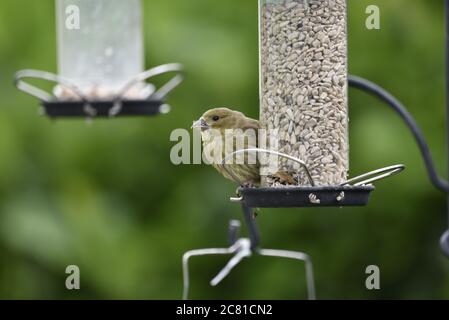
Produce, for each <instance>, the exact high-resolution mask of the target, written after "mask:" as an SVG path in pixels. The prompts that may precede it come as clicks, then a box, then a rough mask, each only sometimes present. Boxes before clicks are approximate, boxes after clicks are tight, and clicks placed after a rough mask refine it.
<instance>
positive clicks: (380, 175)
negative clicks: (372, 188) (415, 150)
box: [341, 164, 405, 187]
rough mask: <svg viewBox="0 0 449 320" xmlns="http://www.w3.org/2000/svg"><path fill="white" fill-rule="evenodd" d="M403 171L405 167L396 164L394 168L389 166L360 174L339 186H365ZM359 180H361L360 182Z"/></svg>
mask: <svg viewBox="0 0 449 320" xmlns="http://www.w3.org/2000/svg"><path fill="white" fill-rule="evenodd" d="M404 170H405V166H404V165H403V164H398V165H395V166H390V167H386V168H382V169H378V170H374V171H371V172H368V173H365V174H362V175H360V176H358V177H354V178H352V179H349V180H348V181H346V182H345V183H342V184H341V186H347V185H352V186H354V187H360V186H366V185H367V184H371V183H373V182H376V181H380V180H383V179H385V178H388V177H392V176H394V175H397V174H399V173H401V172H402V171H404ZM364 179H365V180H364ZM360 180H362V181H360Z"/></svg>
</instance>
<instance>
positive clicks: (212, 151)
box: [193, 108, 294, 186]
mask: <svg viewBox="0 0 449 320" xmlns="http://www.w3.org/2000/svg"><path fill="white" fill-rule="evenodd" d="M193 128H197V129H200V130H201V137H202V142H203V153H204V154H205V155H206V158H208V157H207V155H209V158H210V159H208V160H209V162H211V164H212V165H213V167H214V168H215V169H217V171H218V172H220V173H221V174H222V175H223V176H224V177H225V178H227V179H229V180H232V181H234V182H237V183H240V184H243V185H247V186H259V185H260V180H261V179H260V170H259V168H260V164H259V161H258V160H257V159H258V157H257V155H256V154H255V153H254V152H253V153H245V154H244V155H243V156H242V155H240V158H237V157H238V156H236V157H234V158H233V159H230V160H232V161H233V162H232V163H230V164H226V165H222V161H223V159H225V158H226V157H228V156H229V155H230V154H232V153H233V152H234V151H237V150H242V149H251V148H257V147H258V140H257V139H258V130H259V121H257V120H254V119H251V118H248V117H246V116H245V115H244V114H243V113H241V112H238V111H233V110H230V109H228V108H216V109H211V110H209V111H207V112H206V113H204V114H203V116H202V117H201V118H200V119H199V120H198V121H196V122H195V123H194V125H193ZM229 141H233V143H232V144H229V143H228V142H229ZM218 144H221V145H218ZM217 150H218V152H221V154H219V155H218V157H216V156H217V154H216V151H217ZM227 163H228V162H227ZM225 166H226V167H225ZM226 169H227V170H226ZM275 176H277V177H278V178H279V179H281V180H284V181H286V182H288V183H294V180H293V178H292V177H291V176H290V175H288V174H285V173H280V172H278V173H277V174H276V175H275Z"/></svg>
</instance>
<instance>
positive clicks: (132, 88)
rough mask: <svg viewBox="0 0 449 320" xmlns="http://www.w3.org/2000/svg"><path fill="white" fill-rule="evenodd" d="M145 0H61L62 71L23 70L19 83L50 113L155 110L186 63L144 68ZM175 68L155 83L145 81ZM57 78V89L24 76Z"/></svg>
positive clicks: (161, 105)
mask: <svg viewBox="0 0 449 320" xmlns="http://www.w3.org/2000/svg"><path fill="white" fill-rule="evenodd" d="M141 5H142V4H141V0H128V1H122V0H56V22H57V23H56V24H57V35H58V39H57V48H58V74H57V75H55V74H51V73H48V72H42V71H36V70H23V71H20V72H18V73H17V75H16V78H15V80H16V85H17V87H18V88H19V89H20V90H22V91H25V92H26V93H28V94H31V95H32V96H35V97H36V98H38V99H39V100H41V103H42V105H43V107H44V110H45V113H46V114H47V115H48V116H50V117H73V116H86V117H89V118H93V117H101V116H111V117H114V116H123V115H135V116H144V115H147V116H149V115H156V114H159V113H166V112H168V111H169V109H170V108H169V106H168V105H167V104H166V102H165V99H166V96H167V94H168V93H169V92H171V91H172V90H173V89H174V88H175V87H177V86H178V85H179V84H180V83H181V82H182V79H183V77H182V74H181V72H182V66H181V65H179V64H167V65H162V66H159V67H156V68H153V69H150V70H148V71H144V58H145V56H144V43H143V30H142V10H141ZM165 73H176V74H175V76H174V77H173V78H172V79H171V80H170V81H169V82H167V83H166V84H165V85H163V86H162V87H160V88H159V89H158V88H156V87H155V86H154V85H153V84H149V83H147V82H146V81H147V80H149V79H152V78H154V77H156V76H159V75H162V74H165ZM33 78H34V79H36V78H37V79H43V80H47V81H52V82H55V83H56V85H55V87H54V89H53V92H52V94H50V93H47V92H45V91H43V90H42V89H39V88H37V87H35V86H34V85H31V84H29V83H27V82H25V79H33Z"/></svg>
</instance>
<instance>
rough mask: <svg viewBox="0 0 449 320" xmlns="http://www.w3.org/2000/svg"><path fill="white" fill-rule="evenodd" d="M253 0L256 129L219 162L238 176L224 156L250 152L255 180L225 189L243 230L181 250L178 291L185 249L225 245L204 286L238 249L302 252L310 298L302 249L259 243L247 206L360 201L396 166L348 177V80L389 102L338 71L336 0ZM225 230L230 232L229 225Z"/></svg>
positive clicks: (342, 9)
mask: <svg viewBox="0 0 449 320" xmlns="http://www.w3.org/2000/svg"><path fill="white" fill-rule="evenodd" d="M258 1H259V33H260V39H259V43H260V124H261V129H262V130H264V131H265V133H266V134H265V135H263V134H262V135H259V141H258V144H259V147H258V148H253V149H242V150H237V151H235V152H233V153H231V154H229V155H227V156H226V157H225V159H223V161H222V163H221V164H222V165H223V169H224V170H226V171H227V174H228V175H229V176H231V177H233V179H234V180H235V181H239V177H237V176H236V175H235V174H234V173H233V172H232V170H229V168H228V167H227V166H226V164H227V163H228V161H229V160H231V159H234V158H235V157H236V155H239V154H240V155H241V154H247V153H254V154H257V155H259V160H260V162H261V166H260V167H261V168H260V170H261V171H260V175H261V177H262V187H260V188H254V187H248V186H246V185H245V184H244V181H240V186H241V187H240V188H239V189H238V196H237V197H232V198H231V201H232V202H236V203H240V204H241V206H242V208H243V213H244V218H245V223H246V226H247V228H248V234H249V235H248V238H241V239H236V237H235V236H232V237H231V247H229V248H209V249H200V250H193V251H189V252H187V253H186V254H185V255H184V258H183V270H184V298H187V297H188V293H189V287H190V282H189V268H188V262H189V259H190V258H192V257H194V256H204V255H233V258H232V259H231V260H230V261H229V263H228V264H227V265H226V267H225V268H224V269H223V270H222V271H221V272H220V273H219V274H218V275H217V276H216V277H215V278H214V279H213V280H212V281H211V285H213V286H214V285H217V284H218V283H219V282H220V281H221V280H223V278H224V277H226V276H227V275H228V274H229V273H230V272H231V270H232V269H233V268H235V267H236V266H237V265H238V264H239V263H240V262H241V261H242V260H243V259H244V258H247V257H250V256H251V255H252V254H259V255H262V256H264V255H267V253H269V255H270V256H274V257H279V258H289V259H295V260H300V261H303V262H304V263H305V266H306V279H307V288H308V291H307V292H308V298H309V299H315V298H316V295H315V287H314V278H313V267H312V260H311V259H310V257H309V256H308V255H307V254H305V253H302V252H295V251H285V250H266V249H262V248H261V247H260V237H259V231H258V227H257V224H256V221H255V215H254V211H253V208H304V207H346V206H365V205H367V204H368V201H369V197H370V194H371V192H372V191H373V190H374V186H373V183H374V182H376V181H379V180H381V179H384V178H387V177H390V176H392V175H394V174H397V173H399V172H401V171H403V170H404V168H405V167H404V166H403V165H394V166H390V167H387V168H383V169H379V170H375V171H372V172H368V173H366V174H363V175H360V176H358V177H355V178H352V179H349V178H348V171H349V139H348V122H349V116H348V92H347V91H348V84H351V85H353V86H356V87H358V88H362V89H363V90H365V91H368V92H371V93H374V94H376V95H377V96H379V97H380V98H382V99H384V100H385V101H386V102H387V103H389V104H390V105H392V106H393V107H395V106H396V107H397V104H396V105H395V103H394V102H393V103H392V100H391V99H389V98H391V97H390V96H389V95H385V92H384V91H382V90H377V89H378V88H377V87H376V88H373V85H372V83H370V82H367V81H366V80H364V79H360V78H355V77H348V72H347V69H348V68H347V28H346V25H347V15H346V11H347V7H346V0H258ZM447 1H449V0H447ZM264 139H265V142H264V141H263V140H264ZM273 141H274V142H275V143H274V144H273V143H272V142H273ZM260 155H265V157H260ZM273 164H274V165H273ZM273 167H274V168H273ZM279 171H282V172H286V173H289V174H291V175H292V176H293V177H294V179H295V184H294V185H292V184H288V183H287V182H285V181H281V180H280V179H279V178H278V177H277V175H276V173H277V172H279ZM230 230H231V234H233V233H234V232H233V230H235V227H233V226H231V228H230ZM448 237H449V236H448Z"/></svg>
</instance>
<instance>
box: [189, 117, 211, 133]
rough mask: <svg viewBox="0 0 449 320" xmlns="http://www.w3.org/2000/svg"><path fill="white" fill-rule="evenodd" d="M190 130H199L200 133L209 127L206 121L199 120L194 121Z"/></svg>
mask: <svg viewBox="0 0 449 320" xmlns="http://www.w3.org/2000/svg"><path fill="white" fill-rule="evenodd" d="M192 129H200V130H201V131H204V130H207V129H209V125H208V124H207V122H206V120H204V119H203V118H200V119H199V120H198V121H195V122H194V123H193V126H192Z"/></svg>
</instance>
